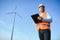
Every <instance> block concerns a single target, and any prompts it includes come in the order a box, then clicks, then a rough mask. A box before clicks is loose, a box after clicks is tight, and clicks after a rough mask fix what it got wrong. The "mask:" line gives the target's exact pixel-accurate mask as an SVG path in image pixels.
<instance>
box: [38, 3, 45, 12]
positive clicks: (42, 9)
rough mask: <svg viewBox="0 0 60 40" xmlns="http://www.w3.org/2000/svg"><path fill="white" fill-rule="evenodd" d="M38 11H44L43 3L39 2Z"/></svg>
mask: <svg viewBox="0 0 60 40" xmlns="http://www.w3.org/2000/svg"><path fill="white" fill-rule="evenodd" d="M38 7H39V11H40V12H44V11H45V6H44V5H43V4H39V6H38Z"/></svg>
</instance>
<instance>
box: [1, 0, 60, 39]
mask: <svg viewBox="0 0 60 40" xmlns="http://www.w3.org/2000/svg"><path fill="white" fill-rule="evenodd" d="M40 3H42V4H44V5H45V11H46V12H48V13H50V14H51V16H52V18H53V22H52V23H51V39H52V40H60V31H59V30H60V18H59V17H60V0H0V40H10V37H11V30H12V26H13V19H14V14H8V13H11V12H14V9H15V6H16V10H15V11H16V13H17V14H18V15H16V20H15V26H14V35H13V40H39V37H38V31H37V28H36V26H35V23H34V22H33V20H32V18H31V15H33V14H36V13H39V10H38V5H39V4H40Z"/></svg>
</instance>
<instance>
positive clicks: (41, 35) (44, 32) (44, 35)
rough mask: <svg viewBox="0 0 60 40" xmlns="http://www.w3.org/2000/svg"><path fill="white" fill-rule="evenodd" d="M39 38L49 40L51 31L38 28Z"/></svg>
mask: <svg viewBox="0 0 60 40" xmlns="http://www.w3.org/2000/svg"><path fill="white" fill-rule="evenodd" d="M38 32H39V39H40V40H51V31H50V30H48V29H44V30H40V31H38Z"/></svg>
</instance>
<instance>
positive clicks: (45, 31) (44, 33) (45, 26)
mask: <svg viewBox="0 0 60 40" xmlns="http://www.w3.org/2000/svg"><path fill="white" fill-rule="evenodd" d="M39 11H40V13H39V17H38V18H37V19H38V20H41V21H42V22H39V23H37V24H36V26H37V29H38V32H39V38H40V40H50V39H51V31H50V30H51V29H50V23H51V22H52V18H51V16H50V15H49V13H47V12H45V6H44V5H43V4H40V5H39Z"/></svg>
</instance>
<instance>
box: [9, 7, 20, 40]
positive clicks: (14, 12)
mask: <svg viewBox="0 0 60 40" xmlns="http://www.w3.org/2000/svg"><path fill="white" fill-rule="evenodd" d="M16 8H17V7H15V9H14V11H13V12H11V13H8V14H14V19H13V26H12V32H11V40H13V34H14V25H15V19H16ZM17 15H18V14H17ZM18 16H19V15H18ZM19 17H21V16H19Z"/></svg>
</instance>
